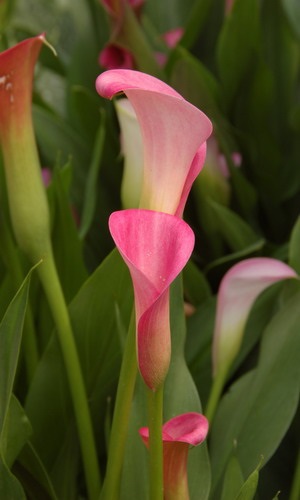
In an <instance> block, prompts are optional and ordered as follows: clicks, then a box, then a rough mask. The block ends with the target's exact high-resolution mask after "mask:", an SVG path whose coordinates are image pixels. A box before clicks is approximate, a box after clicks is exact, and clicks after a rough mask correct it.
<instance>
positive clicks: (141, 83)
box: [96, 70, 212, 216]
mask: <svg viewBox="0 0 300 500" xmlns="http://www.w3.org/2000/svg"><path fill="white" fill-rule="evenodd" d="M96 88H97V91H98V92H99V94H100V95H102V96H103V97H106V98H109V99H111V98H112V97H113V96H114V95H116V94H118V93H125V94H126V96H127V97H128V99H129V100H130V102H131V104H132V106H133V108H134V110H135V113H136V115H137V119H138V122H139V125H140V129H141V133H142V137H143V146H144V169H143V173H144V175H143V187H142V193H141V202H140V206H141V207H142V208H147V209H150V210H157V211H161V212H166V213H169V214H175V215H178V216H181V215H182V211H183V199H185V200H186V197H187V190H188V189H190V187H191V185H192V181H191V179H193V180H194V179H195V177H196V175H197V174H198V173H199V172H200V170H201V168H202V166H203V161H204V158H205V148H206V146H205V141H206V140H207V138H208V137H209V135H210V134H211V131H212V125H211V122H210V120H209V119H208V118H207V117H206V115H205V114H204V113H202V112H201V111H200V110H199V109H197V108H196V107H195V106H193V105H192V104H190V103H189V102H187V101H186V100H185V99H183V97H181V96H180V94H178V93H177V92H176V91H175V90H174V89H172V88H171V87H170V86H169V85H167V84H166V83H164V82H162V81H160V80H158V79H157V78H154V77H152V76H150V75H147V74H144V73H140V72H138V71H133V70H111V71H106V72H104V73H102V74H101V75H100V76H99V77H98V78H97V81H96ZM179 207H180V208H179Z"/></svg>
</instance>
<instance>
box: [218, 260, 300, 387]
mask: <svg viewBox="0 0 300 500" xmlns="http://www.w3.org/2000/svg"><path fill="white" fill-rule="evenodd" d="M296 277H297V274H296V272H295V271H294V270H293V269H292V268H291V267H290V266H288V265H287V264H285V263H283V262H281V261H279V260H277V259H272V258H267V257H258V258H252V259H246V260H244V261H242V262H239V263H238V264H236V265H235V266H233V267H232V268H231V269H230V270H229V271H228V272H227V273H226V274H225V276H224V277H223V279H222V281H221V284H220V288H219V292H218V300H217V312H216V321H215V329H214V336H213V373H214V376H215V377H216V376H217V374H218V373H222V372H223V373H226V372H227V371H228V369H229V367H230V366H231V364H232V362H233V361H234V359H235V357H236V355H237V354H238V352H239V349H240V346H241V343H242V339H243V332H244V328H245V325H246V322H247V319H248V316H249V313H250V309H251V307H252V305H253V304H254V301H255V300H256V298H257V297H258V295H259V294H260V293H261V292H262V291H263V290H265V289H266V288H267V287H269V286H270V285H272V284H273V283H276V282H277V281H281V280H284V279H288V278H296Z"/></svg>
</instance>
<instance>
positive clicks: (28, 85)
mask: <svg viewBox="0 0 300 500" xmlns="http://www.w3.org/2000/svg"><path fill="white" fill-rule="evenodd" d="M44 41H45V37H44V35H39V36H36V37H33V38H29V39H26V40H24V41H23V42H21V43H18V44H17V45H15V46H14V47H12V48H11V49H8V50H6V51H4V52H2V53H1V54H0V144H1V150H2V154H3V159H4V167H5V177H6V184H7V192H8V200H9V207H10V214H11V219H12V225H13V229H14V233H15V236H16V239H17V242H18V244H19V245H20V247H21V248H22V250H23V251H24V252H25V253H26V254H27V255H28V257H29V258H30V260H31V261H33V262H37V261H38V260H40V259H41V258H42V257H43V256H44V254H45V253H46V252H47V251H48V243H49V235H50V225H49V211H48V205H47V198H46V194H45V190H44V186H43V181H42V176H41V168H40V163H39V158H38V153H37V147H36V142H35V136H34V131H33V124H32V115H31V99H32V82H33V73H34V66H35V63H36V60H37V57H38V55H39V52H40V50H41V47H42V45H43V43H44Z"/></svg>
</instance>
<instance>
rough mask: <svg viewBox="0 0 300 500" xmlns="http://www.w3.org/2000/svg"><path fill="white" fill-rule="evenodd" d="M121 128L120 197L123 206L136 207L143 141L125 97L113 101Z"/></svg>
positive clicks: (139, 192)
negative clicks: (122, 166)
mask: <svg viewBox="0 0 300 500" xmlns="http://www.w3.org/2000/svg"><path fill="white" fill-rule="evenodd" d="M115 107H116V111H117V115H118V120H119V124H120V129H121V149H122V153H123V155H124V172H123V178H122V185H121V199H122V205H123V207H124V208H138V206H139V203H140V197H141V189H142V182H143V141H142V136H141V131H140V127H139V124H138V121H137V119H136V114H135V112H134V109H133V108H132V106H131V104H130V102H129V100H128V99H126V98H122V99H118V100H116V103H115Z"/></svg>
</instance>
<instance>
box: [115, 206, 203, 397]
mask: <svg viewBox="0 0 300 500" xmlns="http://www.w3.org/2000/svg"><path fill="white" fill-rule="evenodd" d="M109 230H110V233H111V235H112V237H113V239H114V241H115V244H116V246H117V248H118V250H119V252H120V254H121V255H122V257H123V259H124V261H125V263H126V264H127V266H128V268H129V271H130V274H131V278H132V282H133V288H134V298H135V310H136V345H137V358H138V366H139V370H140V373H141V375H142V377H143V379H144V381H145V383H146V384H147V386H148V387H149V388H150V389H152V390H153V391H155V390H157V389H158V388H159V387H160V386H161V385H162V384H163V382H164V379H165V377H166V375H167V372H168V369H169V364H170V357H171V335H170V318H169V315H170V307H169V288H170V285H171V283H172V282H173V281H174V279H175V278H176V277H177V276H178V274H179V273H180V272H181V271H182V269H183V267H184V266H185V264H186V263H187V261H188V259H189V257H190V255H191V253H192V250H193V247H194V240H195V238H194V233H193V231H192V229H191V228H190V227H189V226H188V224H186V223H185V222H184V221H183V220H182V219H180V218H179V217H176V216H174V215H169V214H165V213H162V212H154V211H151V210H141V209H132V210H121V211H119V212H114V213H113V214H111V216H110V219H109Z"/></svg>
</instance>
